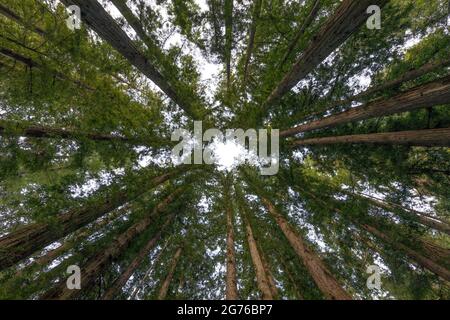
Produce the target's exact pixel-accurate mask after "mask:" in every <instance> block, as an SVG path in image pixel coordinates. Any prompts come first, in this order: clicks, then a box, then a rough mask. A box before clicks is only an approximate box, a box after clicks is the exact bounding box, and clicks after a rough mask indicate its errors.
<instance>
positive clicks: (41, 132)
mask: <svg viewBox="0 0 450 320" xmlns="http://www.w3.org/2000/svg"><path fill="white" fill-rule="evenodd" d="M0 135H3V136H6V135H13V136H18V135H20V136H25V137H31V138H60V139H74V140H76V139H80V138H86V139H90V140H93V141H112V142H125V143H131V144H138V145H151V142H148V141H143V140H141V141H139V140H137V139H130V138H127V137H121V136H117V135H112V134H101V133H92V132H91V133H89V132H81V131H75V130H68V129H61V128H53V127H47V126H41V125H30V124H27V123H21V122H17V121H9V120H2V119H0Z"/></svg>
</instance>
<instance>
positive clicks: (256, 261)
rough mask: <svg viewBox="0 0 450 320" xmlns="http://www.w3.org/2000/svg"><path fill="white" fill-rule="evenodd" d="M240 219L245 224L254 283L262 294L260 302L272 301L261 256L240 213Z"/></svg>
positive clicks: (248, 222)
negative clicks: (253, 269) (254, 278)
mask: <svg viewBox="0 0 450 320" xmlns="http://www.w3.org/2000/svg"><path fill="white" fill-rule="evenodd" d="M242 219H243V221H244V223H245V229H246V233H247V242H248V247H249V250H250V256H251V258H252V262H253V266H254V268H255V273H256V282H257V284H258V288H259V290H260V291H261V294H262V300H273V299H274V296H273V294H272V290H271V288H270V283H269V279H268V276H267V273H266V269H265V268H264V265H263V261H262V258H261V255H260V253H259V250H258V247H257V244H256V240H255V237H254V236H253V230H252V227H251V225H250V221H249V219H248V218H247V217H246V216H245V213H242Z"/></svg>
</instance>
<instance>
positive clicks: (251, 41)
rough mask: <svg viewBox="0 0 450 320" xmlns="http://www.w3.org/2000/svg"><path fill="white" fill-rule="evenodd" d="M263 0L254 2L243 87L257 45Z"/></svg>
mask: <svg viewBox="0 0 450 320" xmlns="http://www.w3.org/2000/svg"><path fill="white" fill-rule="evenodd" d="M262 1H263V0H256V1H255V2H254V10H253V19H252V23H251V26H250V33H249V36H248V45H247V50H246V53H245V63H244V76H243V80H242V82H243V88H244V89H245V87H246V84H247V78H248V69H249V65H250V60H251V58H252V53H253V48H254V46H255V35H256V27H257V25H258V20H259V16H260V15H261V8H262Z"/></svg>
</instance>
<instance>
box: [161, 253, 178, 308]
mask: <svg viewBox="0 0 450 320" xmlns="http://www.w3.org/2000/svg"><path fill="white" fill-rule="evenodd" d="M182 251H183V248H182V247H179V248H178V249H177V251H176V252H175V255H174V256H173V259H172V263H171V265H170V269H169V273H168V274H167V277H166V278H165V279H164V282H163V283H162V285H161V288H160V289H159V293H158V300H164V299H165V298H166V296H167V292H168V291H169V286H170V282H171V281H172V278H173V275H174V273H175V269H176V268H177V264H178V260H180V257H181V252H182Z"/></svg>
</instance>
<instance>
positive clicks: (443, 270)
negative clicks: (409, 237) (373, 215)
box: [362, 224, 450, 281]
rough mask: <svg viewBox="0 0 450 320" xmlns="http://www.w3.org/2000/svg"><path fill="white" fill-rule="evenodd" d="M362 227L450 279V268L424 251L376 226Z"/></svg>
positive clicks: (425, 266)
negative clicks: (423, 252) (413, 247)
mask: <svg viewBox="0 0 450 320" xmlns="http://www.w3.org/2000/svg"><path fill="white" fill-rule="evenodd" d="M362 228H363V229H365V230H366V231H367V232H369V233H371V234H373V235H374V236H376V237H377V238H379V239H381V240H383V241H384V242H386V243H388V244H390V245H391V246H392V247H394V248H396V249H398V250H400V251H403V252H405V253H406V255H408V256H409V257H410V258H411V259H412V260H413V261H415V262H417V264H419V265H420V266H422V267H423V268H425V269H428V270H429V271H431V272H433V273H435V274H436V275H438V276H440V277H441V278H443V279H444V280H446V281H450V270H448V269H447V268H445V267H444V266H442V265H440V264H439V263H436V262H435V261H433V260H432V259H430V258H429V257H426V256H425V255H423V254H422V253H420V252H418V251H416V250H414V249H411V248H410V247H409V246H406V245H404V244H403V243H401V242H399V241H396V240H393V239H392V238H391V237H390V236H389V235H387V234H385V233H383V232H382V231H380V230H378V229H377V228H375V227H374V226H371V225H368V224H363V225H362Z"/></svg>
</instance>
